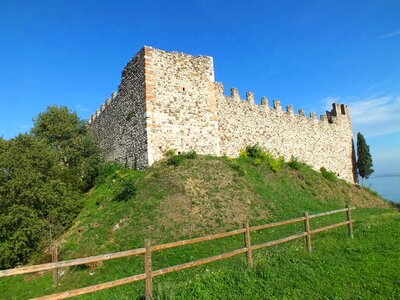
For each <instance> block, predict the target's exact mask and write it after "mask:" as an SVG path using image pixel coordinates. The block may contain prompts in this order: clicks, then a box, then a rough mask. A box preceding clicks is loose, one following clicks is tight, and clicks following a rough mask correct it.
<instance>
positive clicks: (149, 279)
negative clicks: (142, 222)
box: [144, 239, 153, 300]
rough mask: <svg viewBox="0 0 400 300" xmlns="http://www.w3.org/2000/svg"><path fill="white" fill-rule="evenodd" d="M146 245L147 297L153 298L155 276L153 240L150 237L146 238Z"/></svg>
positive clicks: (148, 299)
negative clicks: (152, 259)
mask: <svg viewBox="0 0 400 300" xmlns="http://www.w3.org/2000/svg"><path fill="white" fill-rule="evenodd" d="M144 247H145V249H146V253H145V254H144V271H145V273H146V292H145V293H146V294H145V299H146V300H151V299H153V276H152V271H151V241H150V240H149V239H145V240H144Z"/></svg>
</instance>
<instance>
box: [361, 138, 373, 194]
mask: <svg viewBox="0 0 400 300" xmlns="http://www.w3.org/2000/svg"><path fill="white" fill-rule="evenodd" d="M372 166H373V164H372V156H371V153H370V152H369V146H368V145H367V142H366V141H365V138H364V136H363V135H362V134H361V133H357V169H358V174H360V176H361V178H362V186H364V178H367V179H368V177H369V176H370V175H371V174H372V173H373V172H374V169H372Z"/></svg>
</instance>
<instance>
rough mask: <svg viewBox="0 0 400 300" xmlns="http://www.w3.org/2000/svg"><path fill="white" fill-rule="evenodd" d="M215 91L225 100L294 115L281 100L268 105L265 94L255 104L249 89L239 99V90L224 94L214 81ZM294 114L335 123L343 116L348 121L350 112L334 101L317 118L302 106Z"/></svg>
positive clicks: (289, 106)
mask: <svg viewBox="0 0 400 300" xmlns="http://www.w3.org/2000/svg"><path fill="white" fill-rule="evenodd" d="M215 91H216V93H217V95H219V96H223V97H224V98H225V100H226V101H230V102H236V103H246V104H249V105H256V106H258V107H260V109H261V110H262V111H265V112H270V113H271V112H273V111H275V112H277V113H279V112H282V113H287V114H289V115H296V114H295V113H294V107H293V105H286V110H285V111H283V108H282V104H281V101H280V100H277V99H275V100H273V101H272V107H270V106H269V100H268V99H267V98H266V97H265V96H262V97H261V100H260V104H257V103H256V102H255V100H254V93H253V92H251V91H247V92H246V99H241V98H240V94H239V90H238V89H237V88H234V87H232V88H231V89H230V95H225V94H224V85H223V83H221V82H215ZM296 116H299V117H304V118H307V119H310V120H312V121H319V122H321V123H329V124H336V123H337V122H339V120H340V118H342V117H343V116H346V117H347V119H345V121H350V113H349V108H348V106H347V105H345V104H336V103H332V110H331V111H327V112H326V114H325V115H320V117H319V119H318V117H317V114H316V113H315V112H310V113H309V117H307V116H306V114H305V111H304V109H302V108H300V109H299V110H298V114H297V115H296Z"/></svg>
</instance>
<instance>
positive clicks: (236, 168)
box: [229, 161, 246, 176]
mask: <svg viewBox="0 0 400 300" xmlns="http://www.w3.org/2000/svg"><path fill="white" fill-rule="evenodd" d="M229 166H230V167H231V168H232V169H233V170H234V171H236V172H237V173H238V174H239V175H240V176H244V175H246V170H245V169H243V167H242V166H241V165H239V164H238V163H237V162H235V161H232V162H230V163H229Z"/></svg>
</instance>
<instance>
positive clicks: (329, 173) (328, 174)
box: [319, 167, 336, 181]
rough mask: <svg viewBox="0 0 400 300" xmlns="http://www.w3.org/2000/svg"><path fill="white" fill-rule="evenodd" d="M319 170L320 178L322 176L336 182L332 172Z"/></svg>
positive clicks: (323, 168) (322, 168) (323, 169)
mask: <svg viewBox="0 0 400 300" xmlns="http://www.w3.org/2000/svg"><path fill="white" fill-rule="evenodd" d="M319 170H320V171H321V174H322V176H324V177H325V178H326V179H328V180H329V181H335V180H336V174H335V173H334V172H332V171H328V170H327V169H326V168H325V167H321V169H319Z"/></svg>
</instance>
